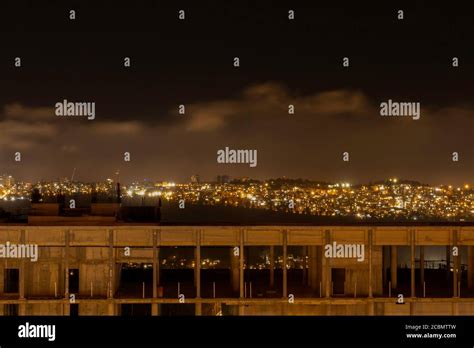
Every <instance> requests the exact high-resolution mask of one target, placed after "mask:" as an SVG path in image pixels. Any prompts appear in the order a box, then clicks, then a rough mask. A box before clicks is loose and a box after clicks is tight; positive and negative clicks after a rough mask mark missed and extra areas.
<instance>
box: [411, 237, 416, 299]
mask: <svg viewBox="0 0 474 348" xmlns="http://www.w3.org/2000/svg"><path fill="white" fill-rule="evenodd" d="M415 252H416V249H415V231H414V230H412V231H411V232H410V294H411V295H410V296H411V297H416V288H415Z"/></svg>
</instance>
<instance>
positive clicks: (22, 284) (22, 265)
mask: <svg viewBox="0 0 474 348" xmlns="http://www.w3.org/2000/svg"><path fill="white" fill-rule="evenodd" d="M25 240H26V237H25V230H21V232H20V243H21V244H23V245H24V244H25ZM18 273H19V274H18V275H19V279H18V280H19V284H18V285H19V286H18V292H19V295H20V300H24V299H25V280H26V265H25V259H24V258H21V260H20V269H19V271H18Z"/></svg>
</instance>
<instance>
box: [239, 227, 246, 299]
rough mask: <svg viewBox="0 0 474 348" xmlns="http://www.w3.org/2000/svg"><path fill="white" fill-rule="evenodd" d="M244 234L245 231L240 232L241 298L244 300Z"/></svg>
mask: <svg viewBox="0 0 474 348" xmlns="http://www.w3.org/2000/svg"><path fill="white" fill-rule="evenodd" d="M244 233H245V231H244V230H243V229H242V230H241V231H240V250H239V255H240V264H239V266H240V272H239V273H240V291H239V292H240V295H239V297H240V298H241V299H242V298H244V275H245V273H244V272H245V270H244Z"/></svg>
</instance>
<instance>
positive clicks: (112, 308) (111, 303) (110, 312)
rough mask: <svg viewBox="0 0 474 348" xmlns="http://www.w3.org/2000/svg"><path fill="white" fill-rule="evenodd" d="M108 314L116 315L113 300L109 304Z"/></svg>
mask: <svg viewBox="0 0 474 348" xmlns="http://www.w3.org/2000/svg"><path fill="white" fill-rule="evenodd" d="M107 315H109V316H113V315H115V304H114V303H113V302H112V301H110V302H109V303H108V304H107Z"/></svg>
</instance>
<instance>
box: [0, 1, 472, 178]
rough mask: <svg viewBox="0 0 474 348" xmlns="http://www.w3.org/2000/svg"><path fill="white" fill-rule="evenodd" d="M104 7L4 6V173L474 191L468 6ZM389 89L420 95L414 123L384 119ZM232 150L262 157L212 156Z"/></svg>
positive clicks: (0, 132) (0, 101)
mask: <svg viewBox="0 0 474 348" xmlns="http://www.w3.org/2000/svg"><path fill="white" fill-rule="evenodd" d="M98 3H99V2H98V1H48V2H46V1H2V2H1V3H0V42H1V49H0V172H1V173H0V174H2V173H8V174H12V175H14V176H15V177H16V178H17V179H18V180H40V179H45V180H53V179H57V178H58V177H70V176H71V174H72V171H73V168H77V169H76V175H75V179H76V180H82V181H92V180H104V179H105V178H107V177H113V176H114V173H115V172H116V171H117V169H119V170H120V177H121V179H122V180H123V181H125V182H130V181H132V180H142V179H145V178H147V179H151V180H175V181H188V180H189V178H190V176H191V175H193V174H199V175H200V176H201V178H202V179H203V180H211V179H213V178H214V177H215V176H216V175H219V174H228V175H230V176H231V177H232V178H235V177H241V176H249V177H252V178H258V179H265V178H273V177H280V176H287V177H291V178H298V177H302V178H306V179H315V180H327V181H348V182H351V183H354V184H355V183H364V182H368V181H375V180H379V179H385V178H388V177H398V178H404V179H413V180H418V181H421V182H425V183H430V184H441V183H444V184H464V183H474V182H473V180H472V175H473V173H474V148H473V146H472V139H473V134H474V103H473V99H472V96H473V92H474V50H473V48H472V47H473V46H472V42H474V40H473V39H474V20H473V17H472V12H471V10H470V8H469V7H467V6H466V8H463V6H465V5H463V3H458V2H437V1H435V2H433V1H383V2H380V4H375V5H374V4H371V3H372V2H368V1H367V2H362V1H358V2H354V1H338V2H317V3H316V1H268V0H259V1H255V0H254V1H242V0H240V1H201V0H194V1H180V0H178V1H133V5H132V4H128V2H121V1H101V2H100V4H98ZM464 3H465V4H466V5H467V4H468V3H467V2H464ZM369 4H370V5H369ZM71 9H74V10H75V11H76V19H75V20H69V10H71ZM180 9H183V10H185V11H186V13H185V15H186V19H185V20H184V21H183V20H179V19H178V11H179V10H180ZM399 9H401V10H403V11H404V17H405V18H404V20H398V19H397V11H398V10H399ZM288 10H294V11H295V19H294V20H289V19H288ZM15 57H21V60H22V67H21V68H17V67H15V66H14V58H15ZM124 57H130V58H131V67H130V68H126V67H124V66H123V59H124ZM234 57H239V58H240V67H239V68H235V67H234V66H233V59H234ZM343 57H349V58H350V66H349V67H348V68H344V67H343V66H342V59H343ZM453 57H458V58H459V67H457V68H454V67H452V58H453ZM63 99H67V100H68V101H74V102H76V101H77V102H95V103H96V118H95V120H93V121H88V120H87V119H86V118H84V117H57V116H56V115H55V112H54V111H55V110H54V105H55V104H56V103H57V102H61V101H62V100H63ZM388 99H392V100H394V101H400V102H420V103H421V118H420V120H417V121H415V120H412V119H411V118H403V117H400V118H396V117H395V118H385V117H381V116H380V114H379V110H380V109H379V105H380V103H381V102H384V101H387V100H388ZM179 104H184V105H185V106H186V114H185V115H180V114H178V105H179ZM289 104H294V105H295V114H294V115H289V114H288V105H289ZM226 146H228V147H230V148H233V149H256V150H257V151H258V165H257V167H256V168H251V167H249V166H248V165H245V164H236V165H231V164H218V163H217V161H216V152H217V150H219V149H223V148H225V147H226ZM17 151H20V152H21V154H22V161H21V162H15V161H14V153H15V152H17ZM344 151H347V152H349V153H350V161H349V162H343V161H342V153H343V152H344ZM454 151H457V152H459V156H460V160H459V162H457V163H454V162H452V158H451V157H452V155H451V154H452V152H454ZM124 152H130V153H131V161H130V162H128V163H127V162H124V161H123V153H124Z"/></svg>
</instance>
